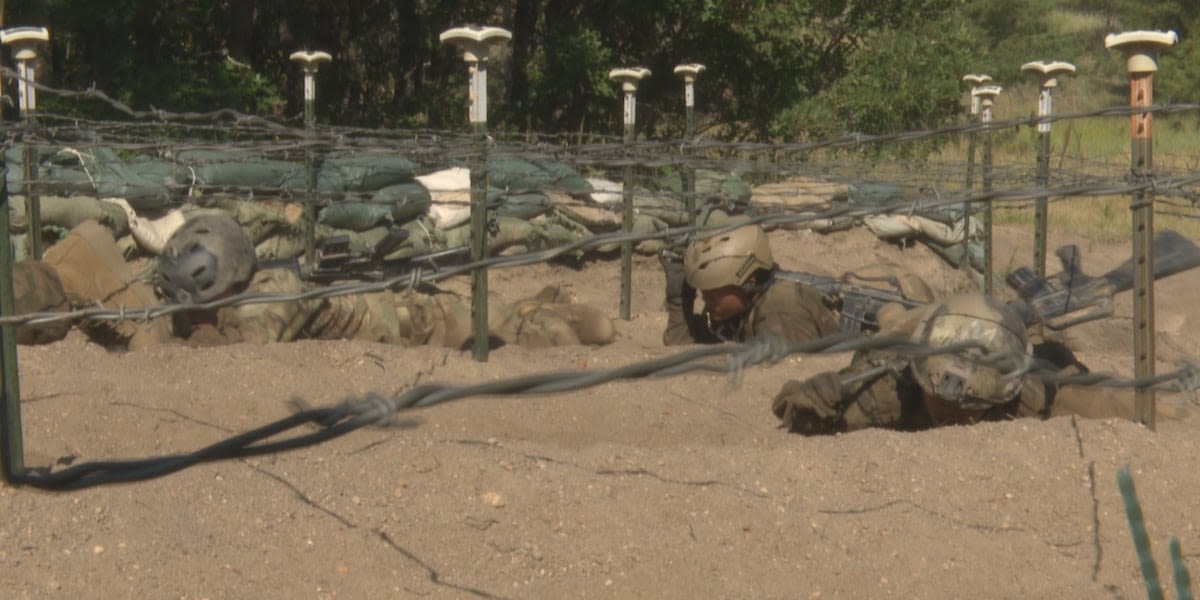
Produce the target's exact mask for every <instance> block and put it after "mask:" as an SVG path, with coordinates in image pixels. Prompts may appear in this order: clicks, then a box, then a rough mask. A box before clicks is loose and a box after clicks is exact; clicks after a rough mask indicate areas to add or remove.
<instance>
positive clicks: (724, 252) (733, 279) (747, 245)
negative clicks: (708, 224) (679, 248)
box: [683, 225, 775, 290]
mask: <svg viewBox="0 0 1200 600" xmlns="http://www.w3.org/2000/svg"><path fill="white" fill-rule="evenodd" d="M774 266H775V258H774V257H773V256H771V244H770V242H768V241H767V234H766V232H764V231H763V230H762V227H759V226H758V225H746V226H744V227H739V228H737V229H734V230H733V231H729V232H726V233H722V234H720V235H716V236H713V237H708V238H704V239H699V240H696V241H694V242H692V243H691V244H689V245H688V248H687V251H686V252H685V253H684V255H683V276H684V278H685V279H686V280H687V283H688V285H690V286H692V287H693V288H695V289H697V290H712V289H716V288H721V287H725V286H729V285H744V284H745V283H746V281H747V280H749V279H750V276H751V275H753V274H754V272H755V271H757V270H759V269H771V268H774Z"/></svg>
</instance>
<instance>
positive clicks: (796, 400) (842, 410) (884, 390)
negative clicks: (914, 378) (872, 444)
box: [771, 352, 919, 435]
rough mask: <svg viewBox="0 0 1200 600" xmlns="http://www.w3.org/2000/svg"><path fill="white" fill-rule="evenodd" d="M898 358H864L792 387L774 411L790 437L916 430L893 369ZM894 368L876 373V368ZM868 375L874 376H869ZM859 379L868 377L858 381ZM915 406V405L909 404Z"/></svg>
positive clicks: (877, 355)
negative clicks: (879, 428)
mask: <svg viewBox="0 0 1200 600" xmlns="http://www.w3.org/2000/svg"><path fill="white" fill-rule="evenodd" d="M893 358H894V357H892V356H890V355H886V354H881V353H872V352H860V353H857V354H856V355H855V357H854V360H853V361H852V362H851V363H850V366H848V367H846V368H844V369H842V370H840V371H837V372H826V373H821V374H820V375H817V376H815V377H812V378H810V379H807V380H805V381H795V380H793V381H789V382H787V383H786V384H784V386H783V388H782V389H781V390H780V391H779V394H777V395H776V396H775V399H774V400H773V401H772V403H771V410H772V411H773V412H774V413H775V416H776V417H778V418H779V420H780V421H781V422H782V424H783V426H784V427H787V428H788V431H789V432H791V433H801V434H804V435H823V434H833V433H841V432H847V431H856V430H859V429H866V428H869V427H887V428H900V429H912V428H919V423H916V422H912V421H913V420H914V419H913V418H914V416H918V417H919V414H917V415H914V414H913V413H918V412H919V411H915V410H911V409H910V410H906V403H905V402H904V399H903V397H902V389H901V387H902V386H901V385H900V381H899V377H900V375H899V374H898V372H896V371H895V370H893V369H892V368H891V367H890V362H891V361H892V359H893ZM880 366H884V367H889V369H888V370H884V371H876V367H880ZM868 371H874V372H872V373H869V372H868ZM857 375H864V377H862V378H856V377H855V376H857ZM909 404H911V402H910V403H909Z"/></svg>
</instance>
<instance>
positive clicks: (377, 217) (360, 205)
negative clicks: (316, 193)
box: [317, 202, 393, 231]
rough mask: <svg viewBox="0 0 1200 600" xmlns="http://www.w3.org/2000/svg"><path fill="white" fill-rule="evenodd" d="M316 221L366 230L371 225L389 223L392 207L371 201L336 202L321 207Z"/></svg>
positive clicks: (336, 226) (345, 227) (377, 225)
mask: <svg viewBox="0 0 1200 600" xmlns="http://www.w3.org/2000/svg"><path fill="white" fill-rule="evenodd" d="M317 222H318V223H322V224H324V225H328V226H330V227H335V228H338V229H349V230H351V231H366V230H367V229H371V228H372V227H379V226H381V225H391V224H392V223H393V221H392V208H391V207H390V206H387V205H384V204H375V203H373V202H337V203H335V204H331V205H329V206H326V207H325V208H323V209H321V213H320V215H318V217H317Z"/></svg>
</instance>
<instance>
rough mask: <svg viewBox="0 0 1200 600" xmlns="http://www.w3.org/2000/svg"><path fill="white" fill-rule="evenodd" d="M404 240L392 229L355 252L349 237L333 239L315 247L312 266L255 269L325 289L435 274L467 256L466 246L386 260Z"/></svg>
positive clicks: (280, 262) (279, 262)
mask: <svg viewBox="0 0 1200 600" xmlns="http://www.w3.org/2000/svg"><path fill="white" fill-rule="evenodd" d="M407 239H408V231H407V230H405V229H400V228H399V227H393V228H391V229H390V230H388V233H387V235H386V236H384V238H383V239H382V240H380V241H379V242H378V243H376V244H375V245H374V246H373V247H371V248H370V249H368V250H365V251H356V250H353V249H351V248H350V236H348V235H337V236H333V237H329V238H326V239H325V240H323V241H322V242H321V243H320V244H319V245H318V246H317V248H316V259H315V260H314V261H313V264H307V263H301V262H300V260H299V259H298V258H280V259H274V260H269V261H264V262H261V263H259V268H260V269H271V268H284V269H290V270H292V271H294V272H296V273H297V274H299V275H300V278H301V279H304V280H306V281H311V282H314V283H319V284H322V285H327V284H330V283H335V282H338V281H348V280H366V281H383V280H385V279H391V278H393V277H395V276H397V275H400V274H402V273H405V272H407V271H411V270H413V269H417V268H423V267H424V268H428V269H430V270H433V271H437V270H438V268H440V267H443V266H446V265H447V264H459V263H461V262H462V261H463V260H464V259H466V258H468V257H469V256H470V253H471V252H470V251H471V249H470V247H469V246H459V247H455V248H447V249H445V250H439V251H437V252H430V253H428V254H421V255H417V256H406V257H402V258H390V259H389V258H386V257H387V255H388V254H391V253H392V252H395V251H396V249H397V248H399V247H400V244H402V243H404V241H405V240H407Z"/></svg>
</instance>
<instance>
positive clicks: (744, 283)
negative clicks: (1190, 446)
mask: <svg viewBox="0 0 1200 600" xmlns="http://www.w3.org/2000/svg"><path fill="white" fill-rule="evenodd" d="M663 265H664V268H665V271H666V277H667V307H668V322H667V329H666V331H665V332H664V335H663V341H664V343H666V344H668V345H670V344H684V343H717V342H722V341H735V342H746V341H751V340H753V339H755V338H756V337H757V336H772V337H774V338H775V339H777V340H782V341H788V342H802V341H809V340H814V339H818V338H820V337H823V336H827V335H831V334H833V333H836V332H837V331H838V325H837V319H836V318H835V317H834V313H833V311H832V310H830V307H831V306H832V307H836V306H838V302H839V299H836V298H829V297H826V296H824V295H823V294H822V292H821V291H820V290H818V289H816V288H814V287H811V286H806V285H804V284H801V283H797V282H795V281H792V280H790V279H788V278H786V277H784V276H781V271H780V269H779V266H778V265H777V264H776V263H775V262H774V260H773V255H772V252H771V248H770V244H769V242H768V240H767V237H766V234H765V233H764V232H763V230H762V229H761V228H760V227H758V226H757V225H749V226H743V227H740V228H737V229H735V230H733V231H730V232H728V233H724V234H719V235H716V236H712V237H708V238H704V239H699V240H696V241H693V242H692V243H691V244H689V245H688V247H687V249H686V250H685V252H684V255H683V260H682V262H679V261H672V260H669V259H668V260H664V261H663ZM884 267H887V268H888V270H889V271H890V273H889V276H890V278H891V280H892V281H894V282H897V284H896V286H895V287H897V288H898V290H897V291H898V297H899V298H902V299H904V300H905V301H920V302H924V303H925V304H924V305H923V306H919V307H916V308H906V307H905V306H904V305H902V304H891V305H886V306H884V307H882V309H880V311H879V312H878V314H877V315H876V317H877V321H878V325H879V327H880V329H881V333H883V334H886V335H892V336H899V337H900V338H902V339H906V340H910V341H912V342H916V343H920V344H926V345H930V344H932V345H952V344H956V343H974V344H977V345H978V347H977V348H975V349H973V350H970V351H964V352H959V353H955V354H944V355H934V356H905V355H904V354H902V353H899V352H896V351H887V350H867V351H859V352H857V353H855V355H854V358H853V360H852V361H851V364H850V365H849V366H848V367H846V368H845V369H842V370H840V371H838V372H831V373H822V374H819V375H816V376H814V377H811V378H809V379H806V380H803V381H800V380H793V381H789V382H788V383H787V384H785V385H784V386H783V388H782V389H781V390H780V392H779V393H778V394H777V395H776V396H775V398H774V399H773V401H772V406H771V408H772V411H773V412H774V414H775V416H776V417H778V418H779V419H780V421H781V422H782V425H783V426H784V427H786V428H787V429H788V430H789V431H791V432H794V433H802V434H809V435H812V434H831V433H839V432H846V431H853V430H857V429H863V428H868V427H886V428H893V429H901V430H920V429H928V428H931V427H937V426H943V425H956V424H957V425H963V424H970V423H975V422H978V421H983V420H998V419H1009V418H1014V417H1026V416H1032V417H1040V418H1047V417H1051V416H1058V415H1068V414H1073V415H1078V416H1082V417H1089V418H1109V417H1126V418H1128V417H1130V416H1132V415H1133V409H1132V405H1133V393H1132V392H1131V391H1129V390H1118V389H1113V388H1079V387H1071V386H1058V385H1054V384H1052V383H1049V382H1046V381H1043V380H1040V379H1037V378H1035V377H1032V376H1024V375H1021V376H1011V377H1010V376H1007V375H1006V374H1005V373H1004V372H1002V371H1001V370H1000V369H999V368H998V367H996V366H994V365H993V366H989V365H984V364H980V363H979V362H978V361H979V359H980V358H981V357H982V356H983V354H984V353H985V351H986V353H988V354H991V355H993V356H999V355H1004V354H1007V355H1008V356H1010V357H1013V359H1014V360H1017V361H1018V362H1019V361H1021V360H1027V359H1034V360H1037V361H1040V363H1039V364H1041V365H1042V366H1043V367H1046V368H1050V369H1052V370H1054V371H1057V372H1058V373H1059V374H1062V375H1071V374H1076V373H1079V374H1082V373H1087V372H1088V369H1087V367H1086V366H1084V365H1083V363H1081V362H1080V361H1079V360H1078V359H1077V358H1076V356H1075V354H1074V353H1073V352H1072V351H1071V350H1070V348H1068V347H1067V346H1066V345H1065V344H1063V343H1061V342H1058V341H1053V340H1044V341H1040V342H1038V343H1030V341H1029V339H1028V337H1027V333H1026V319H1025V318H1024V316H1023V315H1024V313H1023V312H1022V311H1021V310H1019V308H1020V307H1018V306H1013V305H1008V304H1004V303H1002V302H1000V301H999V300H997V299H995V298H993V297H991V296H987V295H984V294H979V293H974V294H960V295H955V296H952V297H950V298H947V299H946V300H944V301H941V302H935V301H933V295H932V292H930V290H929V287H928V286H927V285H925V284H924V283H923V282H921V281H920V279H919V278H917V277H916V276H915V275H912V274H911V273H907V272H905V271H904V270H903V269H899V268H891V267H892V266H890V265H885V266H884ZM696 294H699V295H700V297H701V298H703V301H704V309H703V313H702V314H701V315H695V314H693V311H692V308H691V304H692V302H693V301H694V299H695V295H696ZM689 296H690V297H689ZM1160 414H1161V415H1162V416H1163V417H1164V418H1166V419H1178V418H1183V417H1185V416H1187V415H1188V414H1189V411H1188V410H1187V409H1185V408H1179V407H1170V406H1167V407H1163V410H1161V411H1160Z"/></svg>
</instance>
